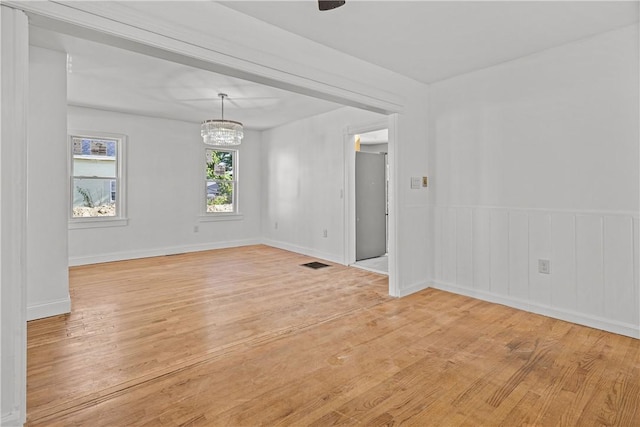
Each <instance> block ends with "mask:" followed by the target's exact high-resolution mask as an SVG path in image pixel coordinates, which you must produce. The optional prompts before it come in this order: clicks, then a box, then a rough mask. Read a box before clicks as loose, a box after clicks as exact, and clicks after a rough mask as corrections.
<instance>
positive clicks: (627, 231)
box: [603, 216, 637, 323]
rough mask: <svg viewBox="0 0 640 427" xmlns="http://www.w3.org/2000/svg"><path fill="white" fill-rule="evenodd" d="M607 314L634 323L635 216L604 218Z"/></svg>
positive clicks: (605, 310) (635, 301)
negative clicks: (618, 314) (618, 316)
mask: <svg viewBox="0 0 640 427" xmlns="http://www.w3.org/2000/svg"><path fill="white" fill-rule="evenodd" d="M603 237H604V315H605V317H615V316H617V313H618V312H620V320H621V321H623V322H628V323H633V322H634V321H635V320H636V319H635V316H634V314H635V312H634V310H633V308H634V306H635V305H636V304H637V300H636V298H635V292H634V288H633V218H629V217H620V216H613V217H611V216H607V217H605V218H604V233H603Z"/></svg>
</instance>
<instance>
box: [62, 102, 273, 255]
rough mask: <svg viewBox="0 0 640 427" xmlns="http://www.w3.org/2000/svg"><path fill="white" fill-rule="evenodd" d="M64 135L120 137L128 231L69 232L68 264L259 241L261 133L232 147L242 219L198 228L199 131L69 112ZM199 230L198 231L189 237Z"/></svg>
mask: <svg viewBox="0 0 640 427" xmlns="http://www.w3.org/2000/svg"><path fill="white" fill-rule="evenodd" d="M68 111H69V114H68V127H69V129H70V130H82V131H97V132H106V133H116V134H124V135H126V136H127V141H126V148H125V150H124V155H125V156H126V167H127V172H126V180H127V182H126V186H127V204H126V210H127V217H128V224H127V225H126V226H122V227H108V228H89V229H70V230H69V263H70V265H79V264H87V263H94V262H104V261H110V260H118V259H128V258H139V257H146V256H155V255H164V254H171V253H180V252H188V251H196V250H206V249H213V248H218V247H227V246H238V245H244V244H254V243H257V242H259V238H260V188H261V183H260V173H259V171H260V168H261V163H262V159H261V141H260V138H261V136H260V133H259V132H254V131H250V130H249V131H245V138H244V140H243V142H242V145H240V147H239V160H240V164H239V167H238V168H239V197H240V200H239V207H240V211H241V213H242V214H243V217H242V219H239V220H232V221H204V220H201V219H200V215H201V211H200V208H201V206H200V202H201V200H203V199H202V197H203V196H202V195H203V194H204V193H203V191H204V181H203V179H204V178H203V177H204V176H203V172H202V171H203V168H204V144H203V143H202V138H201V137H200V125H199V124H197V123H187V122H182V121H176V120H167V119H160V118H151V117H144V116H137V115H128V114H122V113H115V112H107V111H103V110H96V109H90V108H81V107H71V106H70V107H69V109H68ZM194 227H198V230H199V231H198V232H195V231H194Z"/></svg>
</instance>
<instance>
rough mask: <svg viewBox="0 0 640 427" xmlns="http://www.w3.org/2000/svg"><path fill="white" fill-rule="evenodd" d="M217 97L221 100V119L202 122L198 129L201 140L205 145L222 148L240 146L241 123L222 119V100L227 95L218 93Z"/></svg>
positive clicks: (242, 134) (242, 133) (241, 135)
mask: <svg viewBox="0 0 640 427" xmlns="http://www.w3.org/2000/svg"><path fill="white" fill-rule="evenodd" d="M218 96H219V97H220V98H221V100H222V118H221V119H219V120H218V119H213V120H205V121H204V122H202V126H201V128H200V129H201V130H200V135H202V140H203V141H204V143H205V144H207V145H216V146H223V147H225V146H230V145H240V143H241V142H242V138H243V137H244V132H243V129H242V123H240V122H235V121H233V120H225V119H224V98H225V97H226V96H227V94H225V93H219V94H218Z"/></svg>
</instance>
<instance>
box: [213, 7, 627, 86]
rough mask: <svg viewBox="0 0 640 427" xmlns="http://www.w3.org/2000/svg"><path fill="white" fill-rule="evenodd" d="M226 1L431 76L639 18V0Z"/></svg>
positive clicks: (406, 71)
mask: <svg viewBox="0 0 640 427" xmlns="http://www.w3.org/2000/svg"><path fill="white" fill-rule="evenodd" d="M220 3H222V4H223V5H225V6H227V7H230V8H232V9H235V10H237V11H239V12H242V13H244V14H247V15H250V16H252V17H254V18H257V19H259V20H261V21H265V22H267V23H270V24H273V25H275V26H278V27H280V28H282V29H285V30H287V31H290V32H292V33H295V34H297V35H300V36H302V37H305V38H308V39H311V40H314V41H316V42H318V43H321V44H323V45H326V46H329V47H332V48H334V49H336V50H339V51H342V52H345V53H348V54H350V55H352V56H355V57H357V58H360V59H363V60H365V61H368V62H370V63H373V64H376V65H379V66H381V67H384V68H387V69H389V70H392V71H396V72H398V73H400V74H403V75H405V76H408V77H411V78H413V79H415V80H418V81H421V82H424V83H432V82H435V81H438V80H442V79H446V78H449V77H452V76H456V75H459V74H462V73H467V72H469V71H472V70H477V69H481V68H485V67H489V66H491V65H495V64H499V63H501V62H505V61H509V60H513V59H515V58H518V57H522V56H525V55H529V54H532V53H534V52H538V51H541V50H544V49H548V48H550V47H553V46H558V45H561V44H564V43H568V42H571V41H574V40H578V39H581V38H584V37H588V36H591V35H594V34H597V33H601V32H604V31H609V30H612V29H615V28H620V27H623V26H627V25H630V24H633V23H634V22H638V2H637V1H599V2H595V1H357V0H347V3H346V4H345V5H344V6H341V7H339V8H337V9H334V10H331V11H326V12H319V11H318V7H317V2H316V1H315V0H304V1H223V2H220Z"/></svg>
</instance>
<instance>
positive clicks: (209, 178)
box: [205, 148, 238, 216]
mask: <svg viewBox="0 0 640 427" xmlns="http://www.w3.org/2000/svg"><path fill="white" fill-rule="evenodd" d="M205 156H206V159H205V160H206V180H205V194H206V199H205V200H206V204H205V212H206V214H207V215H212V216H216V215H217V214H220V215H225V214H237V213H238V191H237V189H238V188H237V186H238V181H237V173H238V168H237V164H238V151H237V150H224V149H214V148H207V149H205Z"/></svg>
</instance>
